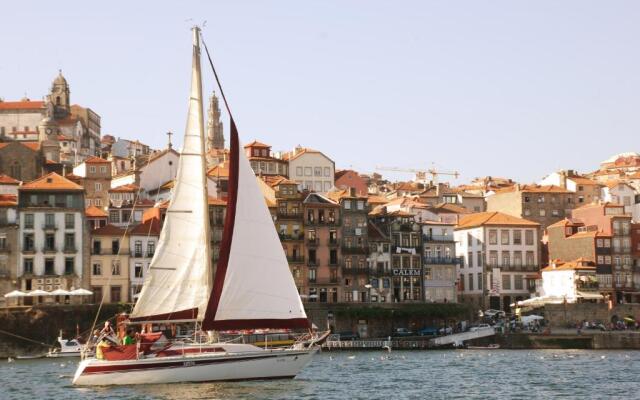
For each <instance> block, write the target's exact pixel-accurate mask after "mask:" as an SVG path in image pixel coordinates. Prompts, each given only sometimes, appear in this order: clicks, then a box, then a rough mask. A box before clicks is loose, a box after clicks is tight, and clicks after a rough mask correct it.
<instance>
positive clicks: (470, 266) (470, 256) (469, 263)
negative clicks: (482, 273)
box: [467, 252, 473, 268]
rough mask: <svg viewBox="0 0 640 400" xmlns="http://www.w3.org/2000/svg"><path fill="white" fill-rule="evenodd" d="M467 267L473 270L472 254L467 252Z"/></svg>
mask: <svg viewBox="0 0 640 400" xmlns="http://www.w3.org/2000/svg"><path fill="white" fill-rule="evenodd" d="M467 265H468V266H469V268H473V253H472V252H469V253H468V254H467Z"/></svg>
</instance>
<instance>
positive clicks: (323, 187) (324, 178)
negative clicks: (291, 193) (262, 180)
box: [283, 147, 335, 193]
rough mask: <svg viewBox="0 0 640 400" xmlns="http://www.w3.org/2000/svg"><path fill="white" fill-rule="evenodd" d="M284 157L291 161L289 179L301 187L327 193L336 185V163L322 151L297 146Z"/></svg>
mask: <svg viewBox="0 0 640 400" xmlns="http://www.w3.org/2000/svg"><path fill="white" fill-rule="evenodd" d="M283 159H284V160H285V161H287V162H288V163H289V179H291V180H292V181H295V182H296V183H297V184H298V187H300V189H304V190H308V191H310V192H317V193H327V192H328V191H330V190H331V189H332V188H333V187H334V179H335V163H334V162H333V160H331V159H330V158H329V157H327V156H326V155H324V154H323V153H322V152H319V151H317V150H312V149H307V148H303V147H296V148H295V149H294V150H293V151H292V152H290V153H287V154H285V155H284V156H283Z"/></svg>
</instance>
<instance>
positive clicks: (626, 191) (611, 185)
mask: <svg viewBox="0 0 640 400" xmlns="http://www.w3.org/2000/svg"><path fill="white" fill-rule="evenodd" d="M601 197H602V201H603V202H605V203H615V204H620V205H622V206H624V207H625V212H626V213H629V214H630V213H631V212H632V207H633V205H634V204H635V203H636V190H635V188H634V187H633V186H631V185H630V184H628V183H626V182H622V181H609V182H607V183H605V184H604V186H603V187H602V195H601Z"/></svg>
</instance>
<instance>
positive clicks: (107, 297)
mask: <svg viewBox="0 0 640 400" xmlns="http://www.w3.org/2000/svg"><path fill="white" fill-rule="evenodd" d="M90 264H91V291H93V300H94V302H95V303H99V302H100V301H104V302H105V303H121V302H129V301H131V298H130V294H129V235H128V232H127V230H125V229H123V228H118V227H117V226H114V225H105V226H103V227H101V228H98V229H95V230H93V231H91V260H90Z"/></svg>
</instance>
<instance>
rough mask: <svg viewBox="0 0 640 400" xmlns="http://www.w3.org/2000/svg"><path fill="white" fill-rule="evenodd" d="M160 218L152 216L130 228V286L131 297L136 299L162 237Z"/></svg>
mask: <svg viewBox="0 0 640 400" xmlns="http://www.w3.org/2000/svg"><path fill="white" fill-rule="evenodd" d="M161 229H162V228H161V224H160V220H158V219H157V218H151V219H148V220H146V221H145V222H143V223H141V224H140V225H137V226H136V227H134V228H133V229H131V230H129V287H130V299H131V300H132V301H135V299H137V298H138V293H140V290H142V284H143V283H144V278H145V276H146V271H147V270H148V269H149V264H150V263H151V259H152V258H153V254H154V253H155V251H156V245H157V244H158V239H159V237H160V230H161Z"/></svg>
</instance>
